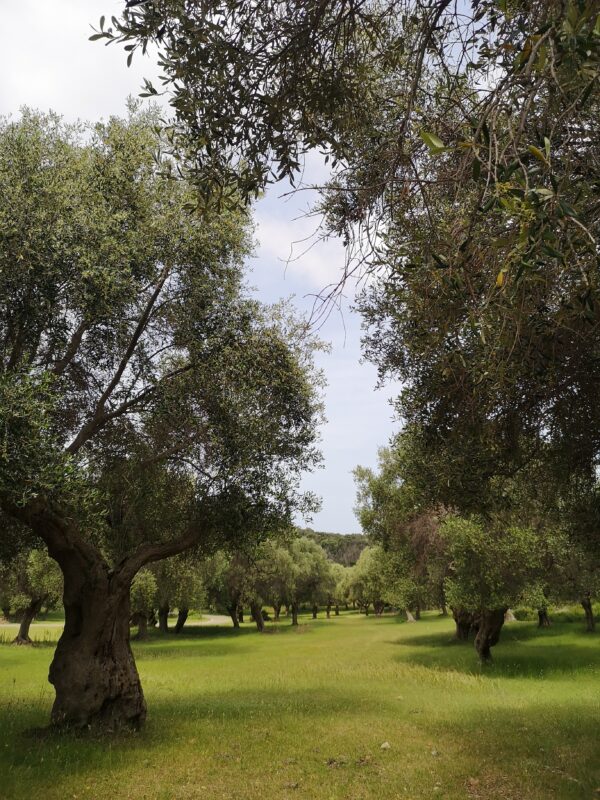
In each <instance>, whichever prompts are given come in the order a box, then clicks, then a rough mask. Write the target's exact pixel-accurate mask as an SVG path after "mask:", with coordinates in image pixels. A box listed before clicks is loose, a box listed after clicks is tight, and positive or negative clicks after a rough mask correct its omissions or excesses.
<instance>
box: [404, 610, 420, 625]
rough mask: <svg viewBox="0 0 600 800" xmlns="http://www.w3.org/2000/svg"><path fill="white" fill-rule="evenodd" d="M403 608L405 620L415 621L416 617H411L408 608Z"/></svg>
mask: <svg viewBox="0 0 600 800" xmlns="http://www.w3.org/2000/svg"><path fill="white" fill-rule="evenodd" d="M404 610H405V612H406V621H407V622H416V621H417V620H416V619H415V618H414V617H413V615H412V613H411V611H410V609H408V608H406V609H404Z"/></svg>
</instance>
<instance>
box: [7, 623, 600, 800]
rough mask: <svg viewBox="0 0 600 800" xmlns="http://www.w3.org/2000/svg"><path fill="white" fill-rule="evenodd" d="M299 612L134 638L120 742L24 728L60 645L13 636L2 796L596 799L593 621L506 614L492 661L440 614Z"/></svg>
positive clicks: (598, 702)
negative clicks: (143, 716)
mask: <svg viewBox="0 0 600 800" xmlns="http://www.w3.org/2000/svg"><path fill="white" fill-rule="evenodd" d="M302 622H303V623H304V624H303V625H301V626H300V628H299V629H297V630H294V629H292V628H291V627H290V626H289V625H288V624H287V622H286V621H284V622H283V624H282V625H281V626H280V627H278V628H275V627H274V626H270V630H271V632H270V633H268V634H266V635H263V636H261V635H259V634H257V633H256V632H255V631H254V630H253V628H252V626H251V625H246V626H244V628H243V629H242V630H241V631H240V632H238V633H236V632H235V631H233V630H232V629H231V628H225V627H223V628H191V629H190V630H189V631H188V632H187V633H185V632H184V633H183V634H181V635H179V636H175V635H174V634H171V635H169V636H168V637H166V638H165V637H160V636H158V635H154V636H153V637H152V638H151V640H150V641H149V642H147V643H143V644H137V643H135V644H134V649H135V652H136V656H137V660H138V665H139V669H140V673H141V676H142V680H143V684H144V688H145V692H146V698H147V701H148V706H149V716H148V723H147V726H146V728H145V730H144V731H143V732H142V733H140V734H131V735H126V736H122V737H119V738H117V739H114V740H106V739H105V740H93V739H89V738H85V737H84V738H74V737H70V736H51V737H48V738H45V739H36V738H31V737H26V736H24V735H23V731H25V730H26V729H28V728H32V727H34V726H40V725H43V724H45V723H46V721H47V718H48V714H49V710H50V706H51V702H52V690H51V687H50V686H49V685H48V684H47V682H46V675H47V669H48V665H49V662H50V659H51V656H52V648H51V647H49V646H43V645H42V646H38V647H33V648H20V647H14V646H10V645H6V646H3V647H0V679H1V680H0V776H1V778H0V796H1V797H6V798H14V799H15V800H20V798H32V797H34V798H37V797H42V798H45V800H53V799H54V798H56V799H57V800H58V798H60V800H62V799H63V798H73V797H76V798H115V800H116V799H118V798H132V799H133V800H141V798H148V800H150V798H152V800H154V799H155V798H164V800H167V799H168V800H171V799H172V798H182V799H183V798H208V800H213V798H218V799H220V798H223V799H225V798H227V799H228V800H229V798H242V799H247V800H258V799H259V798H261V800H262V799H263V798H265V799H266V800H274V799H275V798H303V799H304V800H313V799H315V800H317V799H318V800H320V799H321V798H323V800H329V799H330V798H331V800H334V799H335V800H342V799H344V800H363V799H364V798H376V799H377V800H392V798H394V800H395V799H396V798H426V797H446V798H467V799H468V798H486V800H488V799H489V798H498V800H500V798H502V799H503V800H504V799H505V798H510V799H514V800H521V798H523V800H529V798H536V799H537V798H539V800H542V799H544V800H545V798H565V799H568V798H592V797H594V796H596V795H595V792H596V788H597V787H599V786H600V774H599V768H600V744H599V731H600V691H599V690H600V637H599V636H594V635H589V634H586V633H585V632H584V631H583V625H582V623H581V622H578V623H563V624H558V625H555V626H554V627H552V628H551V629H550V630H548V631H542V632H539V633H538V631H537V629H536V628H535V626H534V625H533V624H531V623H528V622H520V623H513V624H511V625H509V626H507V627H506V628H505V631H504V634H503V640H502V642H501V644H500V645H499V646H498V647H497V648H496V649H495V659H496V660H495V663H494V665H492V667H491V668H489V669H486V670H484V671H482V670H481V669H480V668H479V667H478V665H477V663H476V660H475V656H474V652H473V648H472V646H469V645H466V646H465V645H460V644H456V643H454V642H453V641H452V628H453V626H452V623H451V621H449V620H445V619H441V618H437V617H435V616H428V617H427V618H426V619H425V620H423V621H421V622H419V623H416V624H412V625H411V624H407V623H403V622H401V621H400V620H399V619H398V618H396V617H384V618H382V619H375V618H373V617H370V618H368V619H365V618H364V617H360V616H358V615H355V614H349V615H343V616H342V617H340V618H333V619H331V620H325V619H321V620H318V621H317V622H312V621H309V620H308V619H303V620H302ZM3 627H5V626H3ZM43 630H44V626H43V625H41V626H39V628H38V626H36V629H35V631H34V632H35V634H36V635H38V633H39V635H40V636H42V637H44V636H46V637H47V638H50V637H51V636H56V635H57V634H58V632H59V629H58V628H56V627H53V628H52V627H46V633H42V631H43ZM384 742H388V743H389V745H390V747H389V749H383V750H382V749H381V745H382V743H384Z"/></svg>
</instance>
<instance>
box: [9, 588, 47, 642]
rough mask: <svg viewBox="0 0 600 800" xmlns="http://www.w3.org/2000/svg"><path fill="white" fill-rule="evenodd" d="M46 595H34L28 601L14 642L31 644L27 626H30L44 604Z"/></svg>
mask: <svg viewBox="0 0 600 800" xmlns="http://www.w3.org/2000/svg"><path fill="white" fill-rule="evenodd" d="M46 597H47V595H44V597H35V598H33V600H32V601H31V602H30V603H29V605H28V606H27V608H26V609H25V611H24V612H23V617H22V619H21V624H20V625H19V632H18V633H17V636H16V638H15V640H14V641H15V644H33V642H32V641H31V639H30V638H29V628H30V627H31V623H32V622H33V620H34V619H35V618H36V617H37V615H38V614H39V613H40V611H41V608H42V606H43V604H44V601H45V599H46Z"/></svg>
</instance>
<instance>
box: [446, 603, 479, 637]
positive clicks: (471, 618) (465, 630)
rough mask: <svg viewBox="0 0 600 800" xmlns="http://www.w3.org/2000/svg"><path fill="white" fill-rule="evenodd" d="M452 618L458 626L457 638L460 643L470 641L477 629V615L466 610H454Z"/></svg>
mask: <svg viewBox="0 0 600 800" xmlns="http://www.w3.org/2000/svg"><path fill="white" fill-rule="evenodd" d="M452 616H453V617H454V622H455V624H456V638H457V639H458V640H459V642H467V641H469V636H470V634H471V632H472V631H473V630H474V627H475V615H474V614H473V613H472V612H470V611H465V609H464V608H453V609H452Z"/></svg>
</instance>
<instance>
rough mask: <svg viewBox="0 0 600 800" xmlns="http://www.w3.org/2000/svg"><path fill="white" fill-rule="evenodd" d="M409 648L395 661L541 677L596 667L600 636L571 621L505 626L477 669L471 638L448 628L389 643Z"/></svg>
mask: <svg viewBox="0 0 600 800" xmlns="http://www.w3.org/2000/svg"><path fill="white" fill-rule="evenodd" d="M388 643H389V644H392V645H394V646H397V647H407V648H410V651H409V650H408V649H407V651H406V652H405V653H402V652H400V653H396V654H395V656H394V658H395V660H396V661H402V662H403V663H412V664H419V665H420V666H424V667H431V668H432V669H437V670H451V671H454V672H456V671H460V672H467V673H470V674H479V675H484V676H486V675H487V676H489V677H491V678H498V677H507V678H543V677H551V676H560V675H565V676H574V675H581V674H583V673H596V672H598V671H600V647H594V646H593V645H594V644H600V641H599V637H597V636H594V634H588V633H586V632H585V631H583V630H581V629H580V627H579V626H576V625H574V624H570V623H564V624H560V625H556V626H555V627H552V628H550V629H544V630H540V629H538V628H537V626H535V625H534V624H533V623H527V624H524V623H521V624H516V625H513V624H510V625H506V626H505V627H504V628H503V630H502V634H501V637H500V641H499V643H498V644H497V645H496V646H495V647H494V648H493V651H492V653H493V662H492V663H491V664H489V665H486V666H485V667H481V665H480V664H479V662H478V660H477V655H476V653H475V648H474V646H473V642H472V641H469V642H459V641H457V640H456V638H455V637H454V635H453V631H452V630H451V629H450V628H446V627H445V629H444V630H443V631H438V632H436V633H423V634H417V633H415V635H412V636H402V637H401V638H398V639H394V640H392V641H389V642H388Z"/></svg>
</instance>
